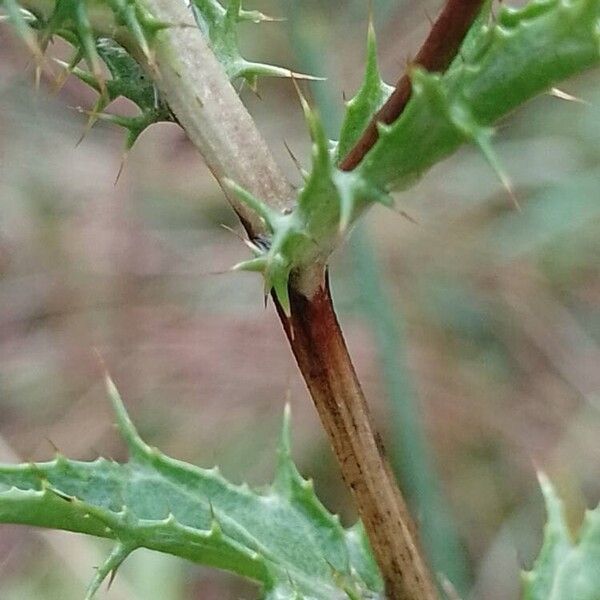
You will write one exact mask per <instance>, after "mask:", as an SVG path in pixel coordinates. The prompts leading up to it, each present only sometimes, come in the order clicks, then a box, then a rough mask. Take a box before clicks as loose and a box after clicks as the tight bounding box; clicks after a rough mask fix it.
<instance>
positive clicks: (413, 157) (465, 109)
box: [358, 0, 600, 189]
mask: <svg viewBox="0 0 600 600" xmlns="http://www.w3.org/2000/svg"><path fill="white" fill-rule="evenodd" d="M599 41H600V0H531V1H530V2H529V3H528V4H526V5H525V6H524V7H522V8H510V7H506V6H502V7H501V8H500V10H499V12H498V16H497V19H496V21H495V22H490V23H487V22H486V19H482V20H480V21H479V22H477V23H476V24H475V26H474V28H473V29H472V31H471V32H470V34H469V36H468V37H467V40H466V41H465V44H464V45H463V47H462V49H461V51H460V52H459V55H458V56H457V58H456V60H455V61H454V63H453V65H452V66H451V68H450V69H449V70H448V71H447V72H446V73H445V74H444V75H436V74H428V73H424V72H423V71H420V70H418V69H413V70H412V71H411V79H412V83H413V90H412V98H411V100H410V102H409V103H408V105H407V107H406V109H405V110H404V112H403V113H402V115H401V116H400V118H399V119H398V120H397V121H395V122H394V123H392V124H391V125H389V126H385V127H381V128H380V137H379V140H378V141H377V142H376V144H375V145H374V147H373V148H372V149H371V150H370V151H369V152H368V153H367V155H366V156H365V158H364V159H363V161H362V162H361V164H360V165H359V167H358V170H359V171H360V173H361V174H362V176H363V177H364V178H365V179H366V180H367V181H372V182H373V183H374V184H377V185H378V186H382V187H386V188H388V189H390V188H396V189H405V188H407V187H410V186H411V185H412V184H413V183H414V182H415V181H416V180H417V179H419V177H420V176H421V175H422V174H423V173H424V172H425V171H426V170H427V169H428V168H429V167H431V166H432V165H433V164H434V163H436V162H438V161H440V160H441V159H442V158H444V157H446V156H447V155H449V154H451V153H452V152H453V151H454V150H456V148H457V147H458V146H460V145H461V144H462V143H463V142H467V141H475V142H478V141H481V139H483V138H482V137H481V134H482V133H484V132H485V131H486V128H487V127H488V126H489V125H491V124H492V123H494V122H495V121H496V120H498V119H499V118H501V117H503V116H504V115H505V114H507V113H508V112H509V111H511V110H512V109H513V108H515V107H516V106H518V105H519V104H522V103H523V102H525V101H526V100H528V99H529V98H531V97H532V96H535V95H536V94H539V93H543V92H545V91H547V90H548V89H550V88H552V87H553V86H554V85H555V84H556V83H557V82H559V81H561V80H562V79H564V78H565V77H568V76H570V75H574V74H576V73H578V72H580V71H583V70H585V69H587V68H590V67H593V66H597V65H598V64H600V43H599ZM464 116H468V121H469V123H470V124H471V129H470V131H468V130H466V129H465V128H464V127H463V126H462V124H464V122H465V120H464V118H463V117H464ZM457 117H458V118H457ZM487 150H489V147H487ZM486 153H487V158H488V159H489V158H490V154H489V152H487V151H486Z"/></svg>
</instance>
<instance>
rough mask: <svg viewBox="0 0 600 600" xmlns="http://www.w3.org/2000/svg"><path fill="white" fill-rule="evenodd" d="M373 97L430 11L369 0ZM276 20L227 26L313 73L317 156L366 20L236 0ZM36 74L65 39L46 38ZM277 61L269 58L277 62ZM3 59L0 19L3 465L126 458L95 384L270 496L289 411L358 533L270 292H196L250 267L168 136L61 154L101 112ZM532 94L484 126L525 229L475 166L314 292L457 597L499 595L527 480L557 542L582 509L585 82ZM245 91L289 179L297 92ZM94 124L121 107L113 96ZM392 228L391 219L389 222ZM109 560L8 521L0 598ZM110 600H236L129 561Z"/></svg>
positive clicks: (159, 438) (589, 79) (173, 450)
mask: <svg viewBox="0 0 600 600" xmlns="http://www.w3.org/2000/svg"><path fill="white" fill-rule="evenodd" d="M371 4H372V11H373V15H374V21H375V25H376V30H377V33H378V41H379V54H380V60H381V69H382V72H383V74H384V76H385V77H386V78H387V80H388V81H389V82H390V83H391V82H393V81H394V80H395V79H397V77H398V75H399V74H400V73H401V71H402V69H403V67H404V65H405V64H406V61H407V59H408V58H409V57H410V56H411V54H412V53H414V52H415V51H416V50H417V49H418V45H419V43H420V41H421V40H422V39H423V37H424V36H425V35H426V33H427V30H428V27H429V20H428V15H435V13H436V11H437V10H438V8H439V4H440V3H439V2H438V1H436V2H431V1H427V2H416V1H414V0H373V1H372V3H371ZM248 8H257V9H260V10H263V11H264V12H266V13H267V14H270V15H273V16H276V17H285V18H287V21H286V22H281V23H271V24H263V25H261V26H260V35H256V33H255V32H256V29H255V27H256V26H253V25H247V26H244V27H243V28H242V35H241V37H242V40H241V43H242V46H243V48H244V50H245V54H246V55H247V56H248V57H250V58H253V59H263V60H267V61H271V62H277V63H279V64H284V65H285V66H289V67H291V68H294V69H297V70H300V71H305V72H309V73H311V74H315V75H319V76H324V77H327V78H328V82H326V83H314V84H311V85H310V87H306V91H307V93H308V94H309V96H310V97H311V99H312V102H313V103H314V104H316V105H317V106H318V107H319V110H320V112H321V114H322V116H323V119H324V121H325V122H326V125H327V128H328V133H329V134H330V136H331V137H335V136H336V133H337V131H338V128H339V124H340V120H341V115H342V111H343V96H344V95H345V96H346V97H350V96H351V95H352V94H353V93H354V92H355V90H356V89H357V86H358V85H359V84H360V81H361V77H362V71H363V65H364V52H365V38H366V28H367V20H368V10H369V8H368V5H367V3H366V2H364V1H361V0H344V1H343V2H342V1H335V2H323V1H317V0H305V1H304V2H302V3H298V2H294V0H287V1H286V0H282V1H279V2H277V1H275V0H272V1H267V0H265V1H259V0H256V2H254V1H253V2H252V3H251V5H249V6H248ZM54 52H55V54H56V55H59V56H60V55H64V53H65V47H64V46H63V45H61V44H56V46H55V48H54ZM273 57H276V59H277V60H276V61H273ZM28 63H29V59H28V56H27V53H26V50H25V48H24V46H23V44H22V43H21V42H20V41H19V40H18V39H16V38H15V37H14V36H13V35H12V34H11V32H10V31H9V29H8V28H7V27H6V26H0V106H1V107H2V110H1V111H0V460H1V461H2V462H12V461H16V460H45V459H49V458H51V456H52V455H53V453H54V449H55V448H58V449H60V451H61V452H63V453H64V454H66V455H68V456H70V457H73V458H77V459H91V458H93V457H96V456H97V455H98V454H102V455H104V456H110V457H114V458H116V459H124V458H125V453H124V447H123V444H122V443H121V441H120V440H119V439H118V435H117V434H116V432H115V430H114V427H113V426H112V423H113V418H112V415H111V412H110V408H109V405H108V402H107V400H106V397H105V393H104V388H103V384H102V381H101V378H100V372H101V368H100V366H99V361H98V358H97V355H96V351H97V352H98V353H99V354H100V355H101V356H102V357H103V359H104V361H105V362H106V364H107V365H108V367H109V369H110V371H111V373H112V375H113V377H114V379H115V381H116V383H117V385H118V387H119V388H120V391H121V393H122V395H123V397H124V399H125V401H126V404H127V406H128V408H129V409H130V412H131V414H132V417H133V418H134V420H135V422H136V423H137V424H138V426H139V429H140V431H141V433H142V435H143V436H144V437H145V439H146V440H148V441H149V443H151V444H152V445H155V446H159V447H160V448H162V449H163V450H164V451H165V452H167V453H168V454H170V455H172V456H175V457H177V458H180V459H184V460H187V461H191V462H194V463H196V464H200V465H202V466H212V465H214V464H219V465H220V466H221V467H222V470H223V472H224V473H225V475H226V476H227V477H228V478H230V479H232V480H234V481H236V482H241V481H248V482H250V483H251V484H263V483H265V482H268V481H269V480H270V478H271V475H272V471H273V465H274V458H275V444H276V439H277V435H278V430H279V426H280V421H281V416H282V410H283V405H284V403H285V401H286V397H288V396H289V398H290V399H291V403H292V409H293V424H294V427H293V430H294V447H295V457H296V460H297V463H298V465H299V467H300V469H301V471H302V472H303V473H304V474H305V475H307V476H312V477H314V479H315V485H316V489H317V492H318V494H319V495H320V496H321V498H322V499H323V500H324V502H325V504H326V505H327V506H328V507H329V508H330V509H331V510H333V511H335V512H338V513H340V514H341V515H342V518H343V520H344V522H346V523H348V524H350V523H352V522H353V520H354V519H355V514H354V511H353V508H352V505H351V502H350V500H349V497H348V494H347V493H346V492H345V490H344V488H343V486H342V484H341V481H340V477H339V473H338V469H337V467H336V465H335V463H334V460H333V458H332V455H331V452H330V450H329V447H328V443H327V440H326V438H325V435H324V433H323V431H322V430H321V427H320V424H319V423H318V420H317V418H316V415H315V411H314V409H313V408H312V405H311V403H310V400H309V397H308V395H307V393H306V391H305V389H304V386H303V384H302V382H301V380H300V378H299V375H298V373H297V370H296V368H295V365H294V363H293V360H292V357H291V354H290V352H289V350H288V348H287V344H286V342H285V340H284V337H283V334H282V331H281V329H280V326H279V323H278V321H277V319H276V317H275V315H274V312H273V310H272V308H271V307H267V309H266V310H265V308H264V306H263V301H262V294H261V291H262V281H261V280H260V279H259V278H258V277H255V276H252V275H250V274H216V273H217V272H221V271H224V270H227V269H228V268H229V267H230V266H231V265H233V264H234V263H235V262H237V261H239V260H241V259H243V258H245V257H246V256H247V251H246V249H245V247H244V245H243V244H242V243H241V242H240V241H239V240H238V239H237V238H236V237H235V235H233V234H232V233H231V232H229V231H227V230H225V229H224V228H222V227H221V225H222V224H225V225H227V226H229V227H232V228H234V229H237V230H239V227H238V225H237V223H236V220H235V217H234V215H233V213H232V211H231V210H230V209H229V208H228V206H227V205H226V203H225V202H224V198H223V195H222V193H221V192H220V190H219V188H218V186H217V185H216V184H215V182H214V181H213V179H212V178H211V176H210V173H209V172H208V170H207V169H206V167H205V165H204V164H203V162H202V160H201V158H200V157H199V155H198V154H197V152H196V151H195V150H194V148H193V147H192V146H191V145H190V143H189V142H188V141H187V140H186V137H185V135H184V134H183V132H182V131H181V130H180V129H178V127H177V126H175V125H157V126H154V127H152V128H151V129H150V130H148V131H146V132H145V133H144V135H143V136H142V138H141V139H140V140H139V141H138V143H137V144H136V145H135V146H134V148H133V150H132V151H131V152H130V153H129V154H128V156H127V158H126V161H125V164H124V168H123V171H122V174H121V177H120V179H119V180H118V182H117V183H116V184H115V179H116V176H117V174H118V172H119V169H120V165H121V160H122V154H123V147H124V134H123V132H122V131H120V130H119V129H117V128H116V127H114V126H110V125H107V124H103V123H98V125H97V126H96V127H95V128H94V129H93V130H92V131H91V132H90V133H89V135H87V136H86V137H85V139H84V140H83V141H82V143H81V144H80V145H79V146H78V147H76V144H77V141H78V140H79V138H80V136H81V134H82V132H83V130H84V126H85V120H86V118H85V116H84V115H81V114H79V113H78V112H77V111H76V110H74V108H75V107H85V108H90V107H91V106H92V105H93V102H94V94H93V93H91V92H90V91H89V90H88V89H86V88H85V87H84V86H83V85H82V84H81V83H80V82H78V81H76V80H75V79H74V78H71V79H69V80H68V81H67V83H66V85H65V86H64V87H63V89H62V90H61V91H60V93H58V94H53V93H52V81H51V79H50V78H45V79H42V82H41V86H40V90H39V92H37V93H36V92H35V90H34V86H33V73H32V69H31V65H29V64H28ZM598 81H599V79H598V72H590V73H588V74H585V75H583V76H581V77H579V78H577V79H574V80H570V81H567V82H564V84H563V86H562V88H561V89H563V90H564V91H566V92H568V93H569V94H572V95H574V96H576V97H577V98H579V99H581V101H577V102H573V101H565V100H560V99H557V98H556V97H553V96H551V95H543V96H540V97H538V98H536V99H534V100H532V101H531V102H530V103H529V104H528V105H527V106H525V107H524V108H522V109H521V110H519V111H518V112H517V113H516V114H514V115H511V116H509V117H508V118H506V119H505V120H504V121H503V122H502V123H500V124H499V127H498V134H497V138H496V149H497V151H498V154H499V156H500V158H501V161H502V163H503V164H504V166H505V169H506V171H507V172H508V173H509V174H510V177H511V179H512V181H513V183H514V186H515V189H516V192H517V196H518V199H519V201H520V204H521V207H522V210H521V212H517V211H515V210H514V208H513V207H512V204H511V201H510V199H509V197H508V195H507V193H506V191H505V190H504V189H503V187H502V185H501V184H500V183H499V182H498V180H497V178H496V176H495V175H494V173H493V172H492V171H491V170H490V169H489V167H488V165H487V163H486V162H485V161H484V159H483V158H482V156H480V155H479V154H478V152H477V151H475V150H474V149H473V148H463V149H462V150H461V151H460V152H458V153H457V154H456V155H454V156H453V157H451V158H450V159H448V160H446V161H444V162H443V163H441V164H439V165H438V166H436V167H435V168H434V169H432V171H431V172H430V173H428V174H427V175H426V176H425V178H424V179H423V181H421V182H420V183H419V184H418V185H417V186H416V187H415V188H413V189H411V190H410V191H408V192H406V193H403V194H399V195H398V196H397V208H398V212H392V211H389V210H386V209H384V208H381V207H377V208H375V209H373V210H372V211H371V212H370V213H369V214H368V216H367V218H366V219H364V222H363V223H362V224H361V225H360V227H359V228H357V229H356V230H355V231H354V232H353V234H352V236H351V238H350V240H349V241H348V242H347V244H346V245H345V247H344V248H342V249H340V251H338V252H337V254H336V255H335V256H334V258H333V260H332V267H331V273H332V285H333V293H334V299H335V301H336V305H337V307H338V309H339V313H340V318H341V321H342V325H343V327H344V329H345V332H346V335H347V339H348V343H349V346H350V349H351V353H352V355H353V356H354V359H355V362H356V367H357V370H358V372H359V374H360V377H361V379H362V382H363V384H364V387H365V391H366V393H367V397H368V398H369V400H370V402H371V404H372V407H373V411H374V414H375V418H376V420H377V425H378V427H379V428H380V429H381V430H382V433H383V434H384V438H385V440H386V444H387V447H388V451H389V454H390V456H391V459H392V462H393V463H394V466H395V468H396V469H397V472H398V474H399V477H400V479H401V480H402V482H403V487H404V489H405V490H406V493H407V495H408V497H409V500H410V502H411V504H412V506H413V510H414V514H415V516H416V518H417V519H418V521H419V522H420V527H421V529H422V531H423V536H424V539H425V544H426V546H427V548H428V550H429V553H430V557H431V561H432V563H433V564H434V565H435V568H436V570H438V571H440V572H443V573H446V574H447V577H448V579H449V580H451V581H452V583H453V587H454V588H455V590H456V596H455V597H461V598H484V599H486V600H495V599H498V600H506V599H513V598H515V599H516V598H517V597H518V588H519V569H521V568H523V567H527V566H530V565H531V561H532V558H533V557H534V556H535V555H536V553H537V551H538V549H539V544H540V541H541V535H542V524H543V521H544V510H543V505H542V500H541V496H540V494H539V491H538V486H537V482H536V476H535V470H536V468H540V469H543V470H545V471H546V472H547V473H548V474H549V475H550V476H551V477H552V479H553V480H554V482H555V484H556V485H557V487H558V489H559V491H560V493H561V494H562V496H563V497H564V498H565V502H566V507H567V514H568V518H569V522H570V524H571V525H572V526H573V528H576V527H577V526H578V523H579V521H580V519H581V516H582V512H583V510H584V508H585V506H592V505H596V504H597V502H598V499H599V498H600V443H599V442H598V440H599V439H600V412H599V411H600V347H599V344H600V146H599V145H598V139H599V136H600V86H599V85H598ZM242 96H243V98H244V100H245V102H246V104H247V106H248V107H249V109H250V111H251V113H252V114H253V115H254V116H255V118H256V120H257V122H258V125H259V127H260V129H261V131H262V132H263V133H264V135H265V137H266V138H267V139H268V141H269V143H270V145H271V147H272V149H273V151H274V153H275V155H276V156H277V158H278V160H279V162H280V165H281V166H282V168H283V169H284V170H285V171H286V172H287V173H288V175H289V177H290V178H291V180H292V181H293V182H294V183H295V184H299V183H300V177H299V174H298V172H297V170H296V167H295V165H294V162H293V161H292V160H291V159H290V157H289V155H288V153H287V151H286V149H285V144H287V145H288V146H289V147H290V149H291V150H292V152H293V154H294V155H295V156H296V157H297V159H298V160H299V161H300V162H301V163H303V164H308V151H309V144H308V135H307V131H306V127H305V125H304V123H303V118H302V116H301V110H300V107H299V103H298V99H297V97H296V94H295V92H294V89H293V86H292V84H291V83H290V82H289V81H285V80H269V81H264V80H263V81H261V82H260V83H259V90H258V94H254V93H253V92H252V91H251V90H247V89H246V90H243V91H242ZM111 110H113V111H115V112H124V113H129V114H130V113H131V111H132V107H131V106H129V105H128V104H127V103H126V102H117V103H116V104H115V105H113V107H112V108H111ZM401 212H404V213H406V215H408V217H409V218H407V217H406V216H403V215H402V214H400V213H401ZM106 551H107V546H106V544H105V543H103V542H100V541H96V540H93V539H88V538H83V537H82V536H77V535H74V534H66V533H60V532H47V531H41V530H34V529H28V528H24V527H16V526H14V527H13V526H1V527H0V599H1V600H23V599H44V600H46V599H47V600H54V599H59V598H60V599H61V600H71V599H73V600H77V599H80V598H82V597H83V591H84V589H85V586H86V585H87V583H88V581H89V579H90V578H91V576H92V573H93V568H94V566H96V565H98V564H99V563H100V562H101V560H102V557H103V556H104V555H105V553H106ZM103 594H105V595H103V596H102V597H106V598H107V599H110V600H138V599H139V600H141V599H144V600H155V599H156V600H182V599H187V598H190V599H191V598H194V599H195V598H198V599H202V600H213V599H214V600H229V599H231V600H237V599H239V598H244V599H248V600H254V599H255V598H257V597H258V591H257V590H256V589H255V588H254V587H253V586H252V585H251V584H248V583H246V582H243V581H240V580H239V579H238V578H237V577H234V576H230V575H228V574H224V573H220V572H217V571H214V570H208V569H204V568H202V567H199V566H196V565H192V564H188V563H185V562H183V561H180V560H177V559H174V558H172V557H169V556H163V555H158V554H153V553H150V552H145V551H138V552H136V553H135V554H134V555H133V556H132V557H131V558H129V559H128V560H127V562H126V563H125V565H124V566H123V567H122V569H121V570H120V571H119V574H118V576H117V578H116V580H115V583H114V585H113V587H112V588H111V590H110V591H109V592H106V593H105V592H103Z"/></svg>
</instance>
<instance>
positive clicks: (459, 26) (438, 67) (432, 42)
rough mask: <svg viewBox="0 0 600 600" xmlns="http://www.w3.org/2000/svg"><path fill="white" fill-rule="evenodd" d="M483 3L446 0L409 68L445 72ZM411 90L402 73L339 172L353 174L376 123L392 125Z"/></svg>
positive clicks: (372, 139)
mask: <svg viewBox="0 0 600 600" xmlns="http://www.w3.org/2000/svg"><path fill="white" fill-rule="evenodd" d="M483 3H484V0H448V1H447V2H446V5H445V6H444V8H443V10H442V12H441V13H440V15H439V16H438V18H437V20H436V21H435V23H434V24H433V27H432V28H431V31H430V32H429V35H428V36H427V39H426V40H425V42H424V43H423V45H422V46H421V49H420V50H419V52H418V53H417V56H416V57H415V59H414V60H413V61H412V63H411V64H412V66H420V67H423V68H424V69H426V70H427V71H435V72H443V71H445V70H446V69H447V68H448V67H449V66H450V63H451V62H452V61H453V60H454V58H455V57H456V54H457V53H458V50H459V49H460V46H461V44H462V42H463V40H464V38H465V36H466V35H467V32H468V31H469V28H470V27H471V25H472V24H473V21H474V20H475V19H476V18H477V15H478V14H479V11H480V10H481V7H482V6H483ZM411 90H412V86H411V82H410V75H409V74H408V73H405V74H404V75H402V77H401V78H400V80H399V81H398V83H397V84H396V89H395V90H394V92H393V93H392V95H391V96H390V97H389V98H388V100H387V102H386V103H385V104H384V105H383V106H382V107H381V108H380V109H379V111H378V112H377V113H376V114H375V116H374V117H373V119H372V120H371V122H370V123H369V125H368V127H367V128H366V129H365V131H364V133H363V134H362V136H361V137H360V138H359V140H358V141H357V142H356V144H355V145H354V147H353V148H352V150H350V152H349V153H348V154H347V155H346V157H345V158H344V159H343V160H342V162H341V163H340V169H342V170H343V171H352V169H354V168H356V167H357V166H358V164H359V163H360V161H361V160H362V159H363V157H364V156H365V154H366V153H367V152H368V151H369V150H370V149H371V148H372V147H373V146H374V145H375V142H376V141H377V139H378V138H379V133H378V131H377V123H385V124H388V125H389V124H390V123H393V122H394V121H395V120H396V119H397V118H398V117H399V116H400V115H401V114H402V111H403V110H404V108H405V107H406V105H407V104H408V101H409V100H410V95H411Z"/></svg>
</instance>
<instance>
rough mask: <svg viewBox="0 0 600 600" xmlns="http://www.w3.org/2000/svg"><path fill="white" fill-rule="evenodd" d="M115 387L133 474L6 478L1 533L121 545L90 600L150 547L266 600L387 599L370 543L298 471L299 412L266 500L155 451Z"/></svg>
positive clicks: (64, 471)
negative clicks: (27, 531)
mask: <svg viewBox="0 0 600 600" xmlns="http://www.w3.org/2000/svg"><path fill="white" fill-rule="evenodd" d="M108 387H109V391H110V395H111V399H112V402H113V405H114V408H115V411H116V413H117V421H118V426H119V429H120V432H121V434H122V436H123V437H124V439H125V441H126V443H127V447H128V449H129V454H130V458H129V461H128V462H127V463H124V464H119V463H116V462H113V461H109V460H106V459H103V458H99V459H97V460H95V461H93V462H79V461H72V460H68V459H66V458H65V457H63V456H57V457H56V459H55V460H53V461H51V462H47V463H29V464H22V465H14V466H9V465H3V466H0V522H2V523H23V524H27V525H36V526H40V527H51V528H57V529H65V530H69V531H76V532H81V533H86V534H89V535H94V536H100V537H104V538H111V539H114V540H115V547H114V550H113V552H112V553H111V555H110V556H109V557H108V559H107V561H106V562H105V564H104V565H103V566H102V567H101V568H100V569H99V571H98V574H97V576H96V577H95V578H94V580H93V581H92V583H91V585H90V589H89V594H88V597H89V598H91V597H92V596H93V595H94V593H95V591H96V590H97V589H98V587H99V585H100V583H101V582H102V580H103V579H104V578H105V577H106V576H108V575H109V573H110V572H113V571H115V570H116V569H117V568H118V566H119V565H120V564H121V562H122V561H123V560H124V559H125V558H126V556H127V555H128V554H129V553H131V552H132V551H134V550H135V549H136V548H140V547H145V548H150V549H153V550H158V551H160V552H167V553H169V554H174V555H176V556H180V557H183V558H186V559H189V560H192V561H195V562H199V563H202V564H205V565H211V566H214V567H218V568H221V569H227V570H230V571H233V572H235V573H238V574H240V575H242V576H244V577H247V578H250V579H252V580H255V581H257V582H258V583H260V584H261V585H262V587H263V589H264V591H265V594H266V597H268V598H286V599H289V598H293V597H294V594H297V597H298V598H307V599H308V598H314V599H316V600H319V599H323V600H335V599H336V598H339V599H340V600H341V599H343V598H377V597H380V596H378V594H379V593H380V592H381V588H382V583H381V579H380V577H379V574H378V571H377V568H376V566H375V563H374V562H373V559H372V556H371V553H370V550H369V547H368V543H367V541H366V539H365V538H364V536H361V535H360V534H359V533H357V529H356V528H355V529H351V530H345V529H344V528H343V527H342V526H341V525H340V522H339V519H338V517H336V516H334V515H332V514H330V513H329V512H328V511H327V510H326V509H325V508H324V507H323V505H322V504H321V503H320V502H319V500H318V499H317V497H316V495H315V493H314V490H313V487H312V482H310V481H308V480H305V479H303V478H302V477H301V476H300V474H299V473H298V471H297V469H296V467H295V466H294V463H293V462H292V458H291V449H290V440H289V410H286V415H285V419H284V428H283V434H282V438H281V443H280V447H279V454H278V457H279V458H278V466H277V474H276V478H275V481H274V483H273V484H272V485H271V486H268V487H266V488H265V489H264V490H262V491H260V492H259V491H253V490H251V489H250V488H249V487H248V486H247V485H245V484H243V485H234V484H232V483H230V482H228V481H227V480H226V479H224V478H223V477H222V475H221V474H220V473H219V471H218V469H217V468H214V469H201V468H198V467H194V466H192V465H189V464H186V463H183V462H180V461H177V460H174V459H172V458H169V457H167V456H165V455H163V454H162V453H161V452H159V451H158V450H157V449H155V448H152V447H150V446H148V445H147V444H146V443H145V442H143V441H142V439H141V438H140V437H139V435H138V433H137V431H136V430H135V428H134V426H133V424H132V423H131V421H130V419H129V417H128V415H127V413H126V412H125V409H124V407H123V405H122V403H121V400H120V398H119V396H118V393H117V391H116V389H115V388H114V386H113V384H112V382H110V381H109V382H108Z"/></svg>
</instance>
